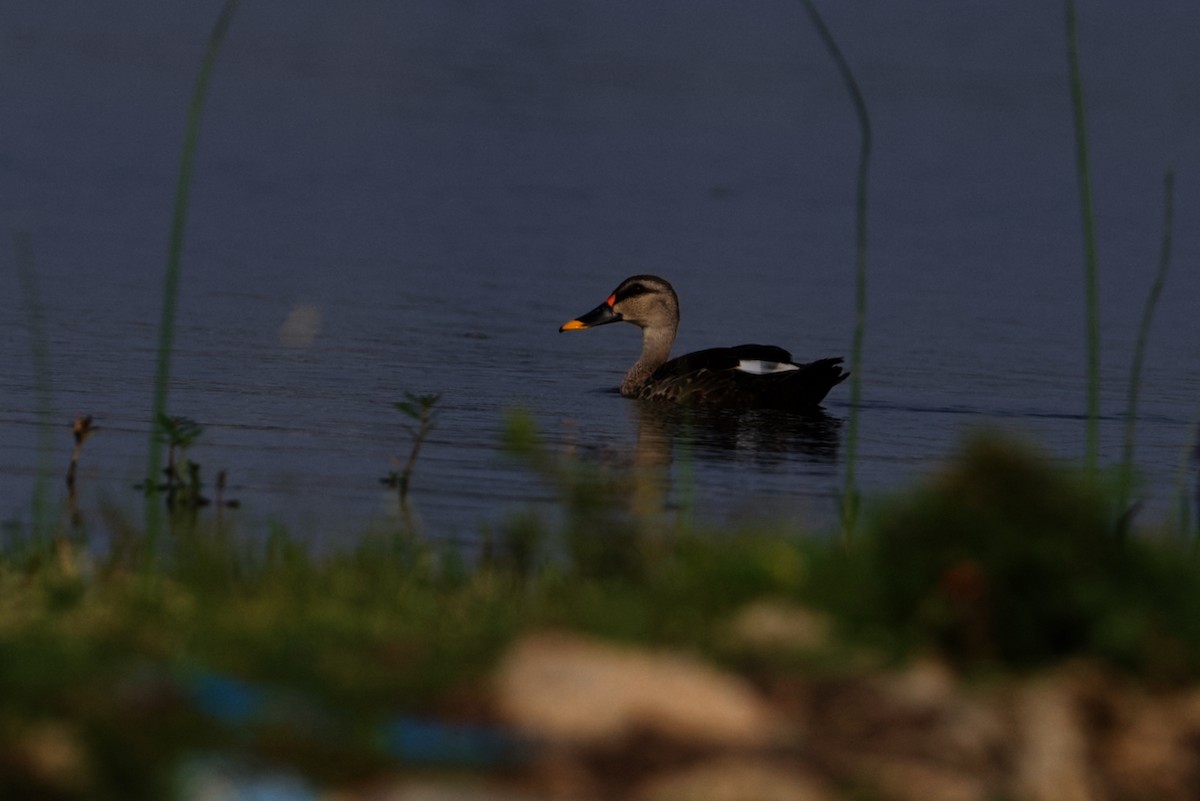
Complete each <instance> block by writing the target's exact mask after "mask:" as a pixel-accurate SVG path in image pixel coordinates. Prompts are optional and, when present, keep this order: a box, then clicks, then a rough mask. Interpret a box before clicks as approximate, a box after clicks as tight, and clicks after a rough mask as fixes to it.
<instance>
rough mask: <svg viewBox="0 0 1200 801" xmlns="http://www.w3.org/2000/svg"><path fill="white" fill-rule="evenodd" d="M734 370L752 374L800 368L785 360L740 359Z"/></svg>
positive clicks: (768, 373) (765, 373) (766, 373)
mask: <svg viewBox="0 0 1200 801" xmlns="http://www.w3.org/2000/svg"><path fill="white" fill-rule="evenodd" d="M733 369H735V370H741V371H742V372H743V373H750V374H752V375H770V374H771V373H788V372H791V371H792V370H799V369H800V368H799V367H798V366H796V365H794V364H788V363H787V362H768V361H763V360H762V359H742V360H741V361H739V362H738V363H737V367H735V368H733Z"/></svg>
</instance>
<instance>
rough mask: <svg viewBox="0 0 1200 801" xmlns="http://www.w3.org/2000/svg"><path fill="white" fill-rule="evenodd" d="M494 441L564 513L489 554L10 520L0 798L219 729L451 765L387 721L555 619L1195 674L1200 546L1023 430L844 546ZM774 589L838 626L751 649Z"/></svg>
mask: <svg viewBox="0 0 1200 801" xmlns="http://www.w3.org/2000/svg"><path fill="white" fill-rule="evenodd" d="M506 444H507V447H508V448H509V450H510V452H512V453H514V454H516V455H517V456H518V457H519V458H521V459H523V460H524V461H525V463H526V464H527V465H528V466H529V467H530V469H531V470H532V471H533V472H535V473H536V474H538V475H539V476H540V477H541V478H542V480H544V481H547V482H548V483H550V484H551V485H553V486H555V487H556V488H557V490H558V494H559V496H560V499H561V501H560V502H561V507H562V509H561V511H562V515H561V520H560V522H559V523H557V524H555V525H553V526H551V525H548V524H546V523H543V522H540V521H538V520H536V519H534V518H527V519H520V520H514V521H512V522H510V523H509V524H507V525H505V526H504V527H502V528H501V530H500V531H499V533H498V534H497V535H496V536H495V537H494V538H493V541H492V542H489V543H488V545H487V547H486V548H485V553H484V554H483V556H482V557H481V559H480V560H479V563H478V564H471V565H466V564H464V563H463V562H462V561H461V560H459V559H458V558H457V557H456V556H455V555H454V554H451V553H447V552H444V551H441V550H439V549H437V548H434V547H431V546H429V545H427V544H425V543H423V542H421V541H420V540H419V539H418V538H416V537H414V536H412V535H411V534H407V533H404V532H395V533H388V534H378V533H374V534H370V535H366V536H364V538H363V540H362V541H361V542H359V543H358V544H356V545H355V546H353V547H351V548H349V549H347V550H345V551H341V552H337V553H327V554H321V555H317V554H314V553H312V552H311V551H309V550H308V549H306V548H305V547H304V546H303V545H301V544H299V543H297V542H294V541H292V540H291V539H289V538H288V537H287V535H286V534H284V533H278V532H277V533H276V534H275V535H273V536H272V537H271V538H269V539H268V540H267V541H266V542H265V543H260V544H257V545H255V544H252V543H249V542H247V541H245V540H243V539H240V538H238V537H237V536H236V535H234V534H231V533H230V532H229V531H227V530H226V529H225V528H224V527H223V526H217V525H215V524H214V525H207V526H206V525H202V524H195V523H193V524H191V525H181V526H179V527H178V528H177V530H176V531H175V533H174V535H173V537H172V538H171V539H170V541H169V542H168V543H165V546H166V547H165V548H164V547H163V546H164V543H162V542H160V543H159V547H160V549H162V553H161V554H159V556H158V558H157V559H156V560H154V561H153V562H152V564H153V565H154V567H153V568H152V569H150V570H146V569H144V567H143V566H144V565H145V564H146V560H145V559H144V554H143V553H141V552H140V551H139V548H140V547H141V546H142V544H143V543H142V539H140V538H139V536H138V535H137V533H136V532H127V535H126V536H125V537H124V538H123V539H122V540H121V544H120V547H117V546H114V547H113V548H112V549H110V551H108V552H106V553H103V554H96V553H94V552H91V551H89V550H88V549H87V548H86V544H85V543H83V542H80V541H78V540H71V539H70V538H65V537H64V538H59V539H58V540H57V541H55V542H54V543H52V544H43V543H41V542H40V541H38V540H37V539H36V538H34V537H33V536H32V535H31V534H30V535H29V536H22V534H21V532H15V531H10V532H9V534H8V538H7V540H6V542H5V544H4V550H3V556H2V558H0V798H63V799H68V798H89V799H91V798H122V799H136V798H169V797H171V796H172V794H173V793H174V792H175V790H176V789H177V788H176V787H175V782H176V779H177V777H178V765H179V764H180V760H182V759H185V758H188V757H190V756H193V755H196V754H204V753H209V752H213V751H216V752H220V753H228V752H235V753H238V754H241V755H246V756H249V757H253V758H261V759H263V760H265V761H267V762H269V763H270V764H277V765H284V766H287V767H289V768H290V769H294V770H296V771H298V772H299V773H301V774H303V775H306V776H308V777H310V778H312V779H313V780H314V781H317V782H321V783H337V782H343V781H351V780H354V779H356V778H361V777H363V776H368V775H371V774H372V773H373V772H376V771H380V770H385V769H388V768H389V767H395V766H396V765H397V764H401V763H404V762H406V761H407V762H413V761H415V762H418V763H419V762H421V761H422V760H426V761H428V760H433V761H435V762H436V761H437V759H438V757H437V756H436V755H433V756H431V755H430V754H414V753H412V752H411V751H409V752H405V751H403V749H401V750H400V751H397V747H396V744H395V741H394V739H393V740H389V739H388V737H387V736H384V734H383V733H384V732H386V731H389V729H388V727H389V726H394V725H395V722H396V721H397V720H409V719H416V720H432V721H455V722H461V723H466V724H470V725H472V726H487V725H490V724H492V723H493V722H495V714H494V710H493V708H492V706H491V705H490V701H489V698H490V696H489V677H490V675H491V671H492V670H493V668H494V666H495V664H496V662H497V660H498V659H499V657H500V656H501V654H502V653H503V652H504V650H505V648H506V647H507V646H509V645H510V644H511V643H512V642H513V641H514V640H515V639H516V638H517V637H518V636H519V635H520V634H521V633H523V632H527V631H534V630H544V629H547V628H551V629H570V630H575V631H580V632H586V633H590V634H594V635H599V636H602V637H605V638H611V639H615V640H618V641H624V642H631V643H642V644H647V645H651V646H654V647H663V646H670V647H673V648H676V649H683V650H686V651H690V652H693V653H697V654H699V655H701V656H703V657H705V658H707V659H710V660H713V661H715V662H718V663H720V664H723V665H724V666H725V667H727V668H728V669H730V670H732V671H737V672H741V673H743V674H745V675H748V676H753V677H757V678H759V679H761V678H762V677H764V676H780V675H804V674H811V673H821V674H825V675H829V674H830V673H839V672H840V673H847V674H848V673H858V672H863V671H867V670H877V669H886V668H887V667H888V666H892V665H897V664H900V663H902V662H904V661H905V660H907V659H909V658H912V657H914V656H927V655H931V654H933V655H937V656H938V657H939V658H941V659H944V660H945V661H946V662H947V663H949V664H951V665H954V666H956V667H957V668H959V669H961V670H963V671H964V672H967V673H969V674H975V675H995V674H997V673H1005V672H1009V671H1028V670H1036V669H1039V668H1043V667H1048V666H1051V665H1054V664H1056V663H1058V662H1061V661H1063V660H1067V659H1075V658H1086V659H1090V660H1095V661H1098V662H1101V663H1104V664H1106V665H1109V666H1111V667H1113V668H1116V669H1118V670H1120V671H1125V672H1127V673H1128V674H1129V675H1131V676H1134V677H1137V678H1138V679H1139V680H1142V681H1145V682H1148V683H1151V684H1155V685H1159V686H1161V685H1164V684H1167V685H1170V684H1178V683H1182V682H1187V681H1190V680H1193V679H1195V678H1196V676H1197V674H1198V673H1200V581H1198V580H1197V563H1196V558H1195V551H1194V548H1193V543H1192V542H1191V541H1186V542H1185V541H1182V540H1180V539H1178V538H1173V537H1168V536H1165V535H1159V534H1157V533H1155V532H1150V531H1144V532H1139V533H1138V535H1137V536H1133V537H1123V536H1118V533H1117V523H1116V518H1117V516H1116V515H1115V514H1114V510H1113V508H1112V507H1113V504H1112V501H1111V497H1112V494H1113V493H1111V492H1109V490H1108V488H1107V487H1105V486H1102V485H1099V484H1097V483H1094V482H1093V481H1092V480H1090V479H1088V478H1086V477H1085V476H1083V475H1077V474H1075V473H1073V472H1071V471H1067V470H1062V469H1058V468H1056V467H1053V466H1051V465H1050V463H1049V461H1048V460H1047V459H1046V458H1044V457H1042V456H1040V455H1038V454H1035V453H1031V452H1029V451H1028V450H1026V449H1023V448H1021V447H1018V446H1016V445H1013V444H1011V443H1009V442H1005V441H1000V440H996V439H986V438H985V439H979V440H977V441H975V442H973V443H971V444H969V445H968V446H967V447H966V448H964V450H963V452H962V453H961V454H960V455H959V456H958V457H957V458H956V459H955V460H954V462H953V463H952V464H951V465H949V466H948V467H947V469H946V470H945V471H944V473H943V474H942V475H940V476H939V477H937V478H935V479H934V480H932V481H931V482H929V483H928V484H926V485H925V486H922V487H918V488H916V489H914V490H912V491H910V492H908V493H906V494H904V495H902V496H898V497H896V498H893V499H890V500H885V501H881V502H880V503H879V504H877V505H876V506H875V508H873V509H870V510H869V511H868V514H867V523H866V525H865V527H864V533H863V535H862V536H861V537H860V538H859V539H857V540H856V541H855V542H854V543H853V544H851V545H845V544H843V543H841V542H840V541H839V540H837V539H835V538H833V537H824V536H813V535H812V534H811V533H809V532H803V531H792V530H788V531H780V530H776V531H762V530H757V531H713V530H704V529H701V528H698V529H695V530H692V529H682V528H681V527H680V526H679V525H678V524H677V523H675V522H673V521H671V520H668V519H665V518H663V517H660V516H645V515H642V514H635V513H633V512H631V511H629V508H628V507H629V502H628V498H629V496H630V487H629V481H631V480H632V479H631V478H630V477H629V476H627V475H618V474H614V473H607V472H598V471H597V470H595V469H592V468H589V467H587V466H584V465H581V464H579V463H578V462H576V461H573V460H568V459H565V458H563V457H560V456H558V455H556V454H552V453H550V452H548V451H547V449H546V448H544V447H543V446H542V445H541V444H540V443H539V441H538V439H537V435H536V432H534V430H533V429H532V427H531V426H530V425H529V424H528V421H523V420H516V421H514V423H513V425H512V426H510V430H509V435H508V442H507V443H506ZM760 600H769V601H771V602H779V603H784V604H788V605H791V606H795V607H798V608H803V609H807V610H813V611H814V612H816V613H818V614H820V615H821V616H822V618H823V619H828V620H829V621H830V622H831V628H832V631H833V636H832V637H831V638H829V639H828V640H825V641H823V642H822V643H821V644H820V645H819V646H805V647H802V648H780V649H776V650H773V651H768V652H766V653H764V652H762V651H754V652H753V653H750V652H747V651H746V650H745V649H743V648H741V647H739V646H738V645H736V644H735V643H733V642H732V641H731V640H730V639H729V637H728V636H726V634H727V631H728V625H727V624H728V622H729V620H730V619H731V618H733V617H734V616H735V615H736V614H737V613H738V612H739V611H741V610H744V609H745V608H747V606H748V605H750V604H752V603H753V602H756V601H760ZM460 756H462V754H460ZM494 756H495V755H491V756H489V755H487V754H483V755H480V754H476V755H475V756H474V757H472V756H470V755H469V754H468V755H467V756H465V757H463V764H461V765H459V767H473V768H479V767H487V766H488V762H489V760H491V759H492V758H493V757H494ZM497 758H500V757H497ZM473 759H475V760H476V761H477V762H479V764H471V763H472V760H473Z"/></svg>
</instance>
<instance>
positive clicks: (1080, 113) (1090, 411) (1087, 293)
mask: <svg viewBox="0 0 1200 801" xmlns="http://www.w3.org/2000/svg"><path fill="white" fill-rule="evenodd" d="M1065 10H1066V36H1067V72H1068V82H1069V84H1070V87H1071V112H1072V119H1073V120H1074V123H1075V164H1076V172H1077V174H1078V177H1079V213H1080V217H1081V219H1082V224H1083V291H1084V310H1085V320H1086V323H1085V331H1084V342H1085V344H1086V348H1087V357H1086V361H1087V433H1086V446H1085V452H1084V467H1085V469H1086V470H1087V471H1088V472H1089V473H1090V474H1092V475H1095V473H1096V470H1097V467H1098V464H1099V451H1100V282H1099V278H1098V268H1097V257H1096V212H1095V209H1094V205H1093V202H1092V176H1091V168H1090V167H1089V165H1088V146H1087V116H1086V113H1085V109H1084V98H1083V74H1082V72H1081V70H1080V67H1079V31H1078V19H1077V16H1076V13H1075V2H1074V0H1066V6H1065Z"/></svg>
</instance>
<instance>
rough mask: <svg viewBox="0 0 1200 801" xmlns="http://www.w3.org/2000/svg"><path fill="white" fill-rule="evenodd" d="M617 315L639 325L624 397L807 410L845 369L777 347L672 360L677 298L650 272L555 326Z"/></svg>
mask: <svg viewBox="0 0 1200 801" xmlns="http://www.w3.org/2000/svg"><path fill="white" fill-rule="evenodd" d="M621 321H624V322H629V323H633V324H634V325H636V326H638V327H640V328H641V329H642V355H641V357H640V358H639V359H638V360H637V362H635V363H634V365H633V367H631V368H630V369H629V372H628V373H626V374H625V380H624V381H622V382H621V394H622V395H624V396H625V397H627V398H642V399H644V400H666V401H674V402H677V403H692V404H702V405H713V406H724V407H732V408H764V407H765V408H783V409H804V408H812V407H814V406H816V405H817V404H819V403H820V402H821V401H822V400H823V399H824V398H825V396H826V395H827V394H828V393H829V390H831V389H833V387H834V386H836V385H837V384H838V383H840V382H842V381H844V380H845V379H846V377H847V376H848V375H849V373H847V372H845V371H844V370H842V368H841V366H840V365H841V363H842V360H841V359H840V358H837V359H820V360H818V361H815V362H810V363H807V364H797V363H796V362H793V361H792V355H791V354H790V353H788V352H787V351H786V350H784V349H783V348H779V347H776V346H774V345H738V346H737V347H733V348H709V349H707V350H700V351H696V352H695V353H689V354H687V355H686V356H680V357H678V358H676V359H669V357H670V355H671V345H672V343H674V341H675V332H676V330H677V329H678V327H679V299H678V297H677V296H676V295H675V290H674V289H673V288H672V287H671V285H670V284H669V283H668V282H667V281H665V280H664V279H662V278H659V277H658V276H654V275H635V276H633V277H632V278H626V279H625V280H624V281H622V282H621V285H620V286H618V287H617V288H616V290H615V291H614V292H613V293H612V294H611V295H609V297H608V299H607V300H606V301H604V303H601V304H600V305H599V306H597V307H596V308H595V309H592V311H590V312H588V313H587V314H585V315H583V316H581V317H578V318H576V319H574V320H571V321H569V322H567V323H566V324H564V325H563V326H562V327H561V328H559V331H573V330H578V329H583V328H593V327H595V326H598V325H604V324H606V323H615V322H621Z"/></svg>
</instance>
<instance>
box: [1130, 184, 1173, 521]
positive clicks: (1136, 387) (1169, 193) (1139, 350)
mask: <svg viewBox="0 0 1200 801" xmlns="http://www.w3.org/2000/svg"><path fill="white" fill-rule="evenodd" d="M1163 184H1164V190H1163V191H1164V195H1165V197H1164V200H1163V235H1162V250H1161V251H1160V253H1159V257H1158V272H1157V273H1156V274H1155V276H1154V283H1153V284H1152V285H1151V287H1150V294H1149V295H1147V296H1146V305H1145V307H1144V308H1143V309H1142V321H1141V324H1140V325H1139V326H1138V334H1137V344H1136V345H1135V346H1134V350H1133V364H1132V366H1131V367H1130V369H1129V403H1128V409H1127V411H1126V417H1125V443H1124V448H1123V452H1122V455H1121V485H1120V493H1121V494H1120V502H1119V504H1118V506H1117V513H1118V514H1121V515H1123V514H1125V509H1126V507H1127V506H1128V504H1129V495H1130V492H1131V485H1132V483H1133V446H1134V428H1135V426H1136V424H1137V407H1138V397H1139V395H1140V393H1141V389H1142V362H1143V361H1144V359H1145V355H1146V341H1147V340H1148V339H1149V338H1150V324H1151V322H1153V320H1154V310H1155V308H1156V307H1157V306H1158V299H1159V296H1160V295H1162V290H1163V286H1164V285H1165V284H1166V282H1167V270H1168V268H1169V267H1170V264H1171V245H1172V241H1173V239H1174V225H1175V172H1174V171H1173V170H1170V169H1168V170H1167V172H1166V175H1165V176H1164V178H1163Z"/></svg>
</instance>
